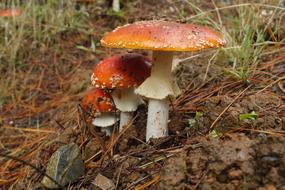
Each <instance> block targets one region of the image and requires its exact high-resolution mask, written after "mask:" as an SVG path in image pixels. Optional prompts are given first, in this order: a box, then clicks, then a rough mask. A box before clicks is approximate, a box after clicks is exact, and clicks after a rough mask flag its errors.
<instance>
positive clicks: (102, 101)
mask: <svg viewBox="0 0 285 190" xmlns="http://www.w3.org/2000/svg"><path fill="white" fill-rule="evenodd" d="M81 105H82V108H83V109H84V110H86V111H87V112H88V113H90V115H91V116H92V117H93V121H92V124H93V125H95V126H97V127H101V131H104V132H106V135H107V136H111V134H112V128H111V126H112V125H114V124H115V123H116V121H117V119H116V116H115V112H114V111H115V106H114V104H113V100H112V97H111V95H110V94H109V93H108V92H106V91H105V90H102V89H99V88H93V89H91V90H88V91H87V92H86V94H85V96H84V98H83V99H82V103H81Z"/></svg>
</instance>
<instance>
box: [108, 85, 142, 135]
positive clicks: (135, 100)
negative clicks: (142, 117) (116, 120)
mask: <svg viewBox="0 0 285 190" xmlns="http://www.w3.org/2000/svg"><path fill="white" fill-rule="evenodd" d="M111 96H112V98H113V100H114V103H115V105H116V108H117V109H118V110H120V111H121V114H120V129H119V130H120V131H122V130H123V127H124V126H125V125H127V124H129V123H130V121H131V119H132V117H133V112H134V111H136V110H137V108H138V106H139V105H140V104H142V103H143V101H142V100H141V98H140V97H139V96H138V95H137V94H135V93H134V88H127V89H117V90H114V91H113V92H112V94H111Z"/></svg>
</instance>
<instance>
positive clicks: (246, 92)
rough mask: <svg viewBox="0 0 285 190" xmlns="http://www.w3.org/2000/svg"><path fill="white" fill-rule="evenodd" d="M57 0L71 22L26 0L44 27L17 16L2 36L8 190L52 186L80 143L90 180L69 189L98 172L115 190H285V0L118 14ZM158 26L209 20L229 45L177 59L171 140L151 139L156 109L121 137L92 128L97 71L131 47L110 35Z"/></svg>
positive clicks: (1, 177) (129, 8) (2, 173)
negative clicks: (59, 160) (53, 170)
mask: <svg viewBox="0 0 285 190" xmlns="http://www.w3.org/2000/svg"><path fill="white" fill-rule="evenodd" d="M50 2H51V5H48V6H55V8H54V11H60V9H62V6H63V7H64V6H68V7H64V8H65V10H66V15H65V17H64V18H62V16H59V17H58V18H57V17H54V18H53V17H47V15H48V14H52V15H54V14H55V12H52V11H50V10H45V8H43V7H44V6H46V5H45V2H42V3H39V5H26V4H25V3H20V4H19V6H20V7H24V8H25V7H27V6H37V10H36V11H34V13H29V14H28V13H26V14H27V15H26V17H28V18H34V19H35V20H34V21H36V22H35V23H37V22H40V23H41V24H42V25H43V26H41V27H37V26H35V25H33V24H32V23H33V22H31V23H25V24H26V25H23V26H22V23H21V22H20V21H19V22H17V21H12V20H11V21H10V22H12V23H14V24H16V25H17V26H12V29H15V28H17V29H15V30H13V31H12V32H11V33H8V34H6V33H5V31H4V29H3V28H1V31H0V32H1V33H3V34H4V33H5V34H6V35H7V36H6V38H5V39H4V37H3V38H2V37H1V38H0V42H1V48H0V51H1V53H2V54H1V55H3V56H1V57H0V59H1V60H2V63H1V65H0V73H1V79H0V80H1V81H0V82H1V83H0V84H1V88H0V189H4V190H6V189H42V188H43V187H41V185H40V181H41V179H42V177H43V174H44V170H45V167H46V165H47V163H48V160H49V158H50V156H51V155H52V153H53V152H54V151H56V150H57V149H58V148H59V147H60V146H61V145H64V144H67V143H70V142H75V143H76V144H78V145H79V146H80V149H81V153H82V157H83V159H84V161H85V168H86V173H85V175H84V176H82V177H81V178H80V179H78V180H77V181H76V182H74V183H73V184H70V185H69V187H68V188H67V189H91V186H92V181H93V180H94V178H95V177H96V176H97V175H98V174H99V173H100V174H102V175H104V176H105V177H107V178H109V179H111V180H112V181H113V182H114V183H115V185H116V188H117V189H136V190H143V189H203V190H208V189H209V190H210V189H217V190H220V189H228V190H233V189H252V190H253V189H259V190H274V189H278V190H279V189H280V190H282V189H283V190H285V138H284V137H285V46H284V40H285V18H283V15H284V11H285V5H284V2H283V4H282V3H281V1H280V2H279V1H276V2H275V1H268V2H269V3H268V2H266V1H264V2H263V3H260V2H259V1H257V2H256V3H253V2H252V1H250V3H249V2H247V1H240V2H239V4H232V3H231V2H228V1H219V3H215V2H214V1H210V0H209V1H199V0H196V1H193V3H190V1H186V0H181V1H171V0H169V1H164V0H158V1H150V0H144V1H137V0H129V1H124V2H123V3H122V11H121V12H119V13H113V12H112V11H110V2H108V1H96V2H95V3H86V4H81V3H75V2H74V3H71V4H68V5H65V4H64V3H62V4H61V5H57V4H56V3H55V2H56V1H50ZM58 2H64V1H58ZM191 2H192V1H191ZM59 4H60V3H59ZM3 6H4V5H3ZM5 6H8V5H5ZM41 6H42V7H41ZM24 10H27V9H24ZM69 11H70V12H69ZM56 13H58V12H56ZM24 14H25V13H24ZM33 14H39V15H37V16H39V17H35V15H33ZM44 14H46V15H45V16H46V18H45V17H44ZM58 14H59V13H58ZM59 15H60V14H59ZM41 16H42V17H41ZM69 16H70V17H69ZM75 17H76V18H75ZM39 18H40V19H42V20H40V19H39ZM47 18H48V20H45V19H47ZM151 19H163V20H172V21H178V22H194V23H197V24H203V25H208V26H209V27H212V28H215V29H216V30H219V31H220V32H221V33H223V34H224V35H225V38H226V39H227V41H228V43H227V45H226V47H224V48H221V49H219V50H210V51H205V52H195V53H177V55H176V56H177V60H178V59H179V60H182V61H181V63H180V64H178V65H177V66H176V67H175V68H174V71H173V75H174V76H175V78H176V81H177V83H178V85H179V86H180V87H181V89H182V94H181V95H179V96H178V97H177V98H176V99H172V100H171V111H170V123H169V136H168V137H165V138H160V139H152V140H151V141H150V142H149V143H145V125H146V114H147V113H146V110H147V108H146V105H142V106H140V107H139V109H138V111H137V112H136V113H135V119H134V121H133V122H132V123H131V124H130V125H128V126H127V127H126V128H125V130H124V131H123V132H122V133H120V134H118V133H114V134H113V135H112V137H111V138H109V137H106V136H105V135H104V134H103V133H100V132H98V131H96V130H95V129H94V127H93V126H91V125H90V124H89V123H88V122H87V121H86V118H85V114H84V111H83V110H82V109H81V107H80V100H81V99H82V97H83V95H84V92H85V91H86V89H87V88H89V87H90V86H91V84H90V76H91V72H92V68H93V67H94V65H95V64H96V63H98V62H99V61H100V60H102V59H103V58H105V57H108V56H111V55H114V54H116V53H122V52H127V51H126V50H124V49H109V48H104V47H101V46H100V43H99V42H100V39H101V37H102V36H103V35H104V33H105V32H108V31H111V30H113V29H114V28H115V27H116V26H120V25H123V24H125V23H132V22H134V21H139V20H151ZM55 20H56V21H55ZM3 22H6V21H4V20H1V24H3ZM8 22H9V21H8ZM48 22H58V23H56V24H59V25H55V23H53V24H54V25H51V24H50V25H49V23H48ZM60 24H64V26H61V25H60ZM58 26H59V28H60V29H57V27H58ZM1 27H2V25H1ZM13 27H15V28H13ZM29 27H31V28H29ZM26 28H27V29H26ZM12 29H11V30H12ZM29 29H30V30H31V31H32V32H31V31H29V32H25V30H29ZM40 32H42V33H41V34H39V33H40ZM19 39H20V40H21V42H20V43H19ZM17 40H18V41H17ZM7 41H9V44H8V43H7ZM6 43H7V44H6ZM15 49H16V50H15ZM15 51H16V52H15ZM134 51H135V52H139V53H143V54H144V55H146V56H151V55H150V52H148V51H142V50H134ZM36 168H37V169H36Z"/></svg>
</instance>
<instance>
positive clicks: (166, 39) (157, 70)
mask: <svg viewBox="0 0 285 190" xmlns="http://www.w3.org/2000/svg"><path fill="white" fill-rule="evenodd" d="M101 44H102V45H103V46H106V47H111V48H128V49H148V50H152V51H153V58H152V70H151V76H150V77H149V78H147V79H146V80H145V81H144V82H143V83H142V84H141V85H140V86H139V87H138V88H137V89H136V90H135V92H136V93H137V94H139V95H142V96H144V97H147V98H149V105H148V118H147V132H146V140H147V141H148V140H149V139H150V138H159V137H163V136H167V135H168V128H167V124H168V114H169V113H168V112H169V104H168V101H167V98H168V97H175V96H177V95H179V94H180V90H179V88H178V86H177V84H176V83H175V82H174V80H173V79H172V75H171V67H172V60H173V53H174V52H176V51H198V50H202V49H207V48H214V47H220V46H222V45H224V44H225V40H224V39H223V38H222V36H221V34H219V33H218V32H216V31H213V30H211V29H209V28H207V27H205V26H199V25H194V24H180V23H175V22H168V21H159V20H156V21H141V22H135V23H133V24H127V25H125V26H122V27H118V28H116V29H115V30H113V31H112V32H110V33H108V34H106V35H105V36H104V37H103V38H102V40H101Z"/></svg>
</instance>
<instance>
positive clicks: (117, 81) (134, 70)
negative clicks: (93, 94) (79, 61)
mask: <svg viewBox="0 0 285 190" xmlns="http://www.w3.org/2000/svg"><path fill="white" fill-rule="evenodd" d="M150 72H151V65H150V60H149V59H148V58H146V57H144V56H143V55H140V54H138V53H128V54H122V55H116V56H113V57H110V58H107V59H104V60H103V61H101V62H99V63H98V64H97V65H96V66H95V68H94V70H93V74H92V76H91V81H92V84H93V85H95V87H96V88H108V89H114V88H117V89H124V88H130V87H137V86H139V85H140V84H141V83H143V81H144V80H145V79H146V78H147V77H149V76H150Z"/></svg>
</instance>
